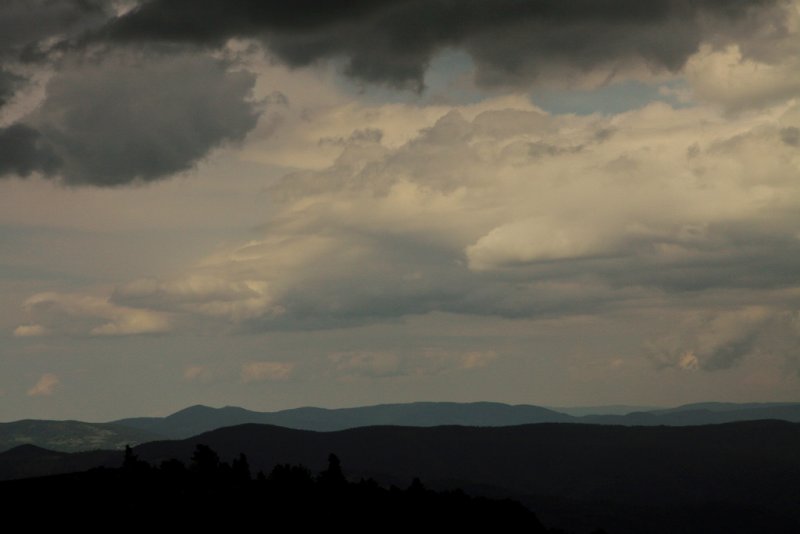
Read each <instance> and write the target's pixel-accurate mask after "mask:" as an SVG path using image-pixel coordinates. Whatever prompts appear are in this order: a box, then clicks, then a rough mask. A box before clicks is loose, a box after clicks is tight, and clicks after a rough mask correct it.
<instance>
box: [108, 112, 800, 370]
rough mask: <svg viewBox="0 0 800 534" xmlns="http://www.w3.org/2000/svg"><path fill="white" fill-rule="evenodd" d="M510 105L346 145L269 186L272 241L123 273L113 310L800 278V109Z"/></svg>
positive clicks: (611, 293)
mask: <svg viewBox="0 0 800 534" xmlns="http://www.w3.org/2000/svg"><path fill="white" fill-rule="evenodd" d="M502 102H503V103H502V106H503V107H501V108H499V109H491V105H490V104H484V105H483V107H481V108H469V107H465V108H461V109H458V110H452V111H450V112H445V111H446V110H444V111H443V112H442V113H444V115H442V116H440V118H439V119H438V120H436V121H435V122H434V123H433V124H431V125H430V126H428V127H427V128H423V129H422V130H421V131H419V132H418V134H417V135H415V136H411V138H410V139H409V140H408V141H406V142H404V143H399V144H397V145H396V146H392V147H390V146H386V145H384V144H383V140H379V139H377V138H376V139H371V140H370V141H368V142H367V143H366V144H365V143H363V142H361V141H359V142H357V143H345V144H344V145H343V146H342V147H341V155H340V157H339V158H338V159H337V160H336V161H335V162H334V163H333V164H332V165H330V166H329V167H327V168H324V169H321V170H309V171H302V172H297V173H294V174H290V175H288V176H287V177H286V178H285V179H284V180H283V181H282V182H280V183H279V184H277V185H275V186H274V187H272V188H271V189H270V190H269V194H270V198H271V199H272V201H273V206H274V208H275V211H274V215H273V216H272V217H270V218H269V219H268V221H267V224H265V225H264V228H263V236H262V237H261V238H259V239H255V240H252V241H249V242H246V243H243V244H241V245H238V246H232V247H231V248H230V249H228V250H220V251H219V252H218V253H217V254H215V255H213V256H210V257H208V258H206V259H205V260H204V261H203V262H201V263H200V264H198V265H197V266H196V267H194V268H193V269H191V270H189V271H188V272H187V273H186V274H185V276H183V277H177V278H174V279H167V280H154V279H148V280H140V281H135V282H133V283H131V284H128V285H123V286H121V287H120V288H118V289H117V290H116V292H115V293H114V295H113V297H112V302H114V303H115V304H116V305H119V306H128V307H133V308H141V309H147V310H158V311H160V312H170V313H176V314H184V315H186V316H189V317H197V318H203V317H204V318H213V319H215V320H217V321H219V320H223V322H225V323H227V324H233V325H236V326H238V327H239V328H242V329H253V330H265V329H266V330H270V329H317V328H335V327H342V326H350V325H355V324H364V323H370V322H375V321H385V320H391V319H395V318H399V317H402V316H404V315H410V314H425V313H428V312H431V311H444V312H451V313H462V314H480V315H498V316H503V317H537V316H548V315H551V316H552V315H564V314H572V313H597V312H599V311H600V310H603V309H609V307H613V306H618V305H625V306H635V305H636V304H637V303H647V302H652V301H653V300H654V299H669V298H671V295H675V296H676V298H677V297H678V296H680V295H681V294H683V293H685V292H697V291H706V292H713V291H726V290H737V291H744V292H747V291H749V292H753V295H755V296H754V297H753V298H756V299H757V298H758V296H757V294H758V292H759V291H778V290H781V289H782V288H784V289H785V288H791V287H794V286H795V285H796V272H797V269H798V268H800V259H799V258H800V240H799V239H798V234H797V230H796V228H797V223H798V219H797V215H796V214H797V213H798V209H797V208H798V206H797V199H798V198H800V194H799V193H800V191H798V187H799V186H798V183H800V182H798V172H800V171H798V169H800V151H798V150H797V147H796V146H794V145H793V144H792V134H791V132H793V131H794V130H792V128H798V125H800V111H798V109H797V108H796V107H791V106H787V105H784V106H779V107H775V108H769V109H768V110H766V111H764V112H763V113H762V114H761V115H758V116H756V117H754V116H741V117H732V116H727V115H725V114H723V113H720V112H719V111H717V110H715V109H713V108H694V109H673V108H671V107H669V106H667V105H665V104H652V105H650V106H647V107H645V108H643V109H641V110H636V111H632V112H628V113H624V114H620V115H617V116H614V117H607V118H603V117H597V116H588V117H575V116H561V117H559V116H550V115H547V114H545V113H543V112H541V111H540V110H537V109H536V108H534V107H533V106H531V105H530V104H528V103H525V102H524V101H517V102H516V104H514V107H508V106H510V105H511V104H509V101H502ZM348 112H353V113H355V114H360V113H361V112H360V111H358V110H352V108H347V110H345V111H342V112H341V113H342V114H343V116H342V124H349V122H348V121H347V120H346V117H347V115H346V113H348ZM412 112H413V110H411V109H409V113H412ZM420 113H421V114H423V115H424V114H425V113H427V111H420ZM698 123H703V124H704V127H703V128H702V129H701V128H698V127H697V124H698ZM359 129H360V130H363V126H362V125H358V126H357V127H353V132H352V133H354V134H355V133H356V130H359ZM609 131H613V132H614V133H613V135H607V134H606V133H604V132H609ZM787 132H788V133H787ZM338 137H340V138H342V139H348V138H349V137H350V136H349V135H347V133H346V132H344V133H342V134H341V135H339V136H338ZM787 139H788V140H789V142H787V141H786V140H787ZM542 146H548V147H553V149H552V150H546V151H542V150H540V148H541V147H542ZM389 363H391V362H383V363H382V365H384V366H388V367H391V366H390V365H389ZM365 365H366V364H365ZM379 367H380V366H379Z"/></svg>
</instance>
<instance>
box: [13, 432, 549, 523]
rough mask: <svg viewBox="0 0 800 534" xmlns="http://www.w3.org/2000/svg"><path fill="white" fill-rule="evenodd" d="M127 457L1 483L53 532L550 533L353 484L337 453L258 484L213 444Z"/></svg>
mask: <svg viewBox="0 0 800 534" xmlns="http://www.w3.org/2000/svg"><path fill="white" fill-rule="evenodd" d="M124 458H125V459H124V462H123V464H122V466H121V467H120V468H116V469H108V468H97V469H92V470H88V471H84V472H80V473H73V474H68V475H58V476H50V477H40V478H34V479H24V480H15V481H6V482H0V502H2V503H3V504H4V505H5V506H7V507H8V509H9V510H11V511H13V515H11V516H10V517H14V518H20V519H23V518H24V519H27V520H29V521H33V522H35V525H36V527H37V528H38V529H42V528H43V527H44V529H45V530H49V529H50V528H53V527H55V528H58V529H60V530H72V529H73V528H75V527H80V528H81V529H82V530H86V529H87V527H88V529H89V530H90V531H92V530H94V529H95V528H97V530H99V529H100V528H103V530H107V529H108V528H109V527H110V526H114V525H118V524H120V523H121V522H124V523H123V524H124V526H125V528H134V529H135V530H138V529H147V530H151V529H152V528H153V526H154V525H158V526H159V527H161V528H168V529H170V528H176V529H178V528H179V529H180V530H182V531H183V530H194V529H202V530H203V531H206V530H215V531H221V532H229V531H233V532H249V531H264V530H266V531H272V530H280V531H293V530H301V531H304V530H310V531H315V532H317V531H323V532H324V531H331V532H338V531H344V532H348V533H353V532H365V533H366V532H369V533H373V532H376V531H379V532H412V531H417V530H420V527H424V528H425V529H426V530H435V531H442V532H450V531H455V532H466V531H468V530H470V531H472V530H477V531H480V532H487V531H490V532H493V531H497V532H512V531H517V530H518V531H521V532H526V533H528V534H544V533H545V532H546V530H545V528H544V527H543V526H542V524H541V523H540V522H539V520H538V519H537V517H536V515H535V514H534V513H533V512H531V511H530V510H529V509H527V508H526V507H525V506H523V505H522V504H521V503H519V502H514V501H512V500H509V499H502V500H500V499H490V498H486V497H479V496H471V495H468V494H466V493H464V492H463V491H460V490H458V489H450V490H447V491H434V490H431V489H428V488H426V487H425V485H424V484H423V483H422V482H421V481H420V480H419V479H414V481H413V482H412V483H411V484H410V485H408V486H407V487H406V489H401V488H399V487H394V486H393V487H382V486H380V485H379V484H377V483H376V482H375V481H374V480H369V479H366V480H365V479H360V480H348V478H347V476H346V467H345V470H343V469H342V465H341V463H340V461H339V459H338V457H337V456H336V455H334V454H330V455H329V456H328V462H327V464H328V465H327V467H326V469H325V470H324V471H322V472H320V473H319V474H318V475H316V476H315V475H314V474H312V472H311V471H309V470H308V469H307V468H306V467H304V466H300V465H289V464H280V465H277V466H275V468H274V469H273V470H272V471H271V472H270V473H269V475H268V476H264V475H263V474H259V476H257V477H256V478H255V480H254V479H253V478H252V476H251V471H250V469H249V465H248V461H247V458H246V457H245V456H244V455H239V456H237V457H236V458H235V459H234V460H233V462H232V463H228V462H225V461H220V459H219V456H218V455H217V453H216V452H215V451H214V450H213V449H211V448H209V447H207V446H204V445H198V446H197V447H196V448H195V450H194V452H193V454H192V458H191V461H190V462H189V463H188V465H187V464H184V463H183V462H180V461H178V460H175V459H171V460H169V461H168V462H163V463H161V464H160V465H158V466H154V465H150V464H148V463H147V462H143V461H142V460H140V459H138V458H137V457H136V455H135V454H134V453H133V452H132V451H130V450H129V449H128V450H126V453H125V456H124ZM43 511H46V513H43Z"/></svg>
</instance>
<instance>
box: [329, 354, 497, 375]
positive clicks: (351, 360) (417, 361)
mask: <svg viewBox="0 0 800 534" xmlns="http://www.w3.org/2000/svg"><path fill="white" fill-rule="evenodd" d="M497 357H498V355H497V353H496V352H495V351H464V352H460V351H453V350H445V349H433V348H428V349H422V350H420V351H417V352H414V353H409V354H403V355H400V354H397V353H394V352H386V351H355V352H336V353H333V354H330V355H329V356H328V360H329V361H330V362H331V364H332V365H333V368H334V371H335V373H336V374H337V375H338V376H340V377H342V378H344V379H354V378H380V377H396V376H424V375H437V374H442V373H448V372H452V371H459V370H471V369H479V368H482V367H486V366H488V365H490V364H491V363H492V362H494V361H495V360H496V359H497Z"/></svg>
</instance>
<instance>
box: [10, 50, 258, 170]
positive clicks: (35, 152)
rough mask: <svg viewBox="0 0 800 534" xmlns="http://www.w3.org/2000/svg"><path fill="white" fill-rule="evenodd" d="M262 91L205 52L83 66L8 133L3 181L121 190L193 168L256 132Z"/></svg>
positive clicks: (55, 82) (65, 75)
mask: <svg viewBox="0 0 800 534" xmlns="http://www.w3.org/2000/svg"><path fill="white" fill-rule="evenodd" d="M254 84H255V76H254V75H253V74H252V73H249V72H247V71H243V70H238V71H233V70H231V69H230V68H229V66H228V65H226V64H225V63H222V62H220V61H217V60H214V59H212V58H210V57H204V56H196V55H178V56H160V57H153V58H146V60H144V61H142V60H138V59H137V58H132V57H128V56H117V57H112V58H107V59H105V60H104V61H102V62H100V63H99V64H98V63H78V64H75V65H73V66H71V67H70V68H66V69H64V70H63V71H62V72H59V73H58V74H56V75H55V76H54V77H53V78H52V79H51V80H50V81H49V83H48V85H47V97H46V99H45V101H44V102H43V103H42V105H41V106H40V107H39V108H38V109H37V110H35V111H34V112H33V113H32V114H31V115H29V116H28V117H26V118H25V121H24V122H23V123H17V124H14V125H11V126H9V127H6V128H4V129H0V174H3V173H5V174H6V175H9V174H16V175H18V176H27V175H29V174H31V173H32V172H39V173H42V174H44V175H46V176H57V177H60V178H61V179H62V181H63V182H64V183H67V184H70V185H81V184H91V185H97V186H115V185H121V184H127V183H131V182H135V181H140V182H147V181H152V180H157V179H160V178H164V177H166V176H170V175H172V174H174V173H177V172H180V171H184V170H187V169H189V168H191V167H192V166H193V165H194V164H195V163H196V162H197V161H198V160H200V159H201V158H202V157H203V156H205V154H206V153H208V152H209V151H210V150H211V149H213V148H215V147H217V146H219V145H221V144H223V143H226V142H232V141H234V142H235V141H239V140H241V139H243V138H244V136H245V135H246V134H247V132H249V131H250V130H251V129H252V128H253V127H254V126H255V124H256V121H257V119H258V115H259V112H258V109H257V106H256V104H254V103H253V102H252V101H250V100H249V97H250V93H251V91H252V88H253V86H254Z"/></svg>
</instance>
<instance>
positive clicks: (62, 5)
mask: <svg viewBox="0 0 800 534" xmlns="http://www.w3.org/2000/svg"><path fill="white" fill-rule="evenodd" d="M110 4H111V3H110V2H108V1H103V0H3V1H2V2H0V59H5V60H18V59H28V60H29V59H34V58H41V57H42V55H43V54H45V52H46V50H45V48H44V47H46V43H45V42H46V41H47V40H49V39H56V40H57V39H64V38H69V37H71V36H75V35H76V34H78V33H80V32H83V31H86V30H88V29H90V28H93V27H96V26H98V25H101V24H103V23H104V22H106V21H107V20H108V19H109V18H110V17H111V16H112V13H111V11H110V7H111V5H110Z"/></svg>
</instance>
